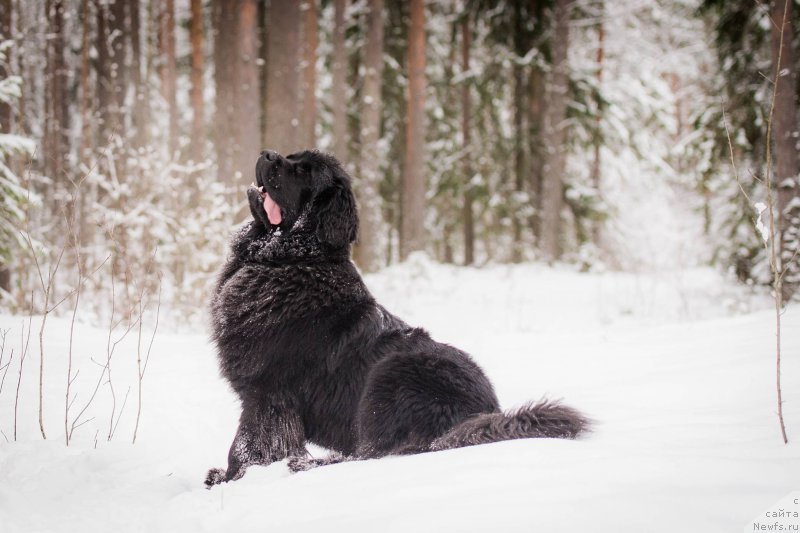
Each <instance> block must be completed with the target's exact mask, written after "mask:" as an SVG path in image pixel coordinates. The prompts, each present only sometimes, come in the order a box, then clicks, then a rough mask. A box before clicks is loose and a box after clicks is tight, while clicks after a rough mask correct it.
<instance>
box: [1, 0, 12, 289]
mask: <svg viewBox="0 0 800 533" xmlns="http://www.w3.org/2000/svg"><path fill="white" fill-rule="evenodd" d="M7 39H11V0H0V40H3V41H5V40H7ZM6 63H7V61H6V62H0V79H6V78H7V77H8V75H9V72H8V70H7V69H6ZM0 133H11V106H10V105H9V104H7V103H6V102H2V101H0ZM5 162H6V163H7V161H5ZM0 291H5V292H10V291H11V272H10V271H9V269H8V267H7V266H6V265H5V262H4V259H3V257H2V256H0ZM0 299H2V297H0Z"/></svg>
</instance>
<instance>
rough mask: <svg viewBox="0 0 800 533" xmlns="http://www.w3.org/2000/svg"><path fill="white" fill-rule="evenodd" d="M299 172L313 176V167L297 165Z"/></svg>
mask: <svg viewBox="0 0 800 533" xmlns="http://www.w3.org/2000/svg"><path fill="white" fill-rule="evenodd" d="M297 172H298V173H300V174H311V167H310V166H309V165H297Z"/></svg>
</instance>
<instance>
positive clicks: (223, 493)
mask: <svg viewBox="0 0 800 533" xmlns="http://www.w3.org/2000/svg"><path fill="white" fill-rule="evenodd" d="M368 284H369V286H370V287H371V288H372V290H373V291H374V293H375V295H376V296H377V297H378V299H379V301H381V302H382V303H384V304H385V305H386V306H387V307H388V308H389V309H390V310H392V311H394V312H396V313H398V314H399V315H400V316H402V317H403V318H405V319H406V320H407V321H409V322H410V323H412V324H417V325H422V326H425V327H427V328H428V329H429V330H430V331H431V333H432V334H433V335H434V337H435V338H437V339H438V340H441V341H446V342H450V343H453V344H456V345H458V346H459V347H462V348H464V349H466V350H468V351H470V352H471V353H472V354H473V355H474V356H475V358H476V359H477V360H478V361H479V362H480V363H481V364H482V365H483V367H484V368H485V369H486V371H487V373H488V374H489V376H490V378H491V379H492V380H493V382H494V383H495V386H496V389H497V392H498V395H499V397H500V400H501V402H502V404H503V405H504V406H507V407H511V406H514V405H516V404H519V403H522V402H524V401H526V400H529V399H535V398H539V397H541V396H544V395H547V396H551V397H560V398H564V400H565V401H566V402H567V403H569V404H570V405H573V406H575V407H578V408H580V409H582V410H584V411H585V412H586V413H588V414H589V415H590V416H591V417H592V418H593V419H594V420H595V421H596V423H595V429H594V432H593V433H592V434H590V435H588V436H587V437H586V438H584V439H581V440H578V441H562V440H520V441H512V442H505V443H498V444H493V445H487V446H480V447H473V448H464V449H459V450H452V451H446V452H439V453H430V454H424V455H418V456H411V457H393V458H385V459H381V460H375V461H365V462H356V463H345V464H341V465H335V466H330V467H325V468H320V469H317V470H314V471H311V472H306V473H301V474H298V475H290V474H289V473H288V471H287V469H286V466H285V465H284V464H274V465H271V466H269V467H253V468H251V469H250V470H249V471H248V473H247V475H246V476H245V477H244V478H243V479H242V480H240V481H237V482H235V483H232V484H226V485H222V486H219V487H215V488H214V489H213V490H206V489H205V488H204V487H203V484H202V481H203V477H204V475H205V472H206V470H207V469H208V468H209V467H214V466H224V464H225V459H226V454H227V449H228V446H229V444H230V441H231V439H232V437H233V433H234V430H235V428H236V423H237V417H238V406H237V402H236V400H235V398H234V397H233V395H232V394H231V392H230V391H229V390H228V387H227V385H226V383H225V382H224V381H222V380H221V379H220V378H219V376H218V373H217V367H216V360H215V356H214V351H213V348H212V346H211V345H210V344H209V342H208V339H207V335H206V333H205V332H203V331H200V332H198V333H196V334H172V333H170V331H168V329H169V328H167V327H163V328H162V329H161V330H160V332H159V334H158V335H157V337H156V341H155V345H154V348H153V353H152V359H151V363H150V367H149V368H148V371H147V374H146V377H145V381H144V398H143V410H142V420H141V426H140V429H139V438H138V440H137V442H136V444H131V437H132V433H133V425H134V419H135V414H136V386H135V375H136V370H135V369H136V338H135V336H130V337H128V338H127V339H126V340H125V341H124V342H122V343H120V345H119V346H118V347H117V348H116V351H115V354H114V356H113V362H112V377H113V384H114V389H115V391H116V396H117V412H119V411H120V407H121V404H122V403H123V398H124V397H125V394H126V391H127V390H128V387H131V388H130V395H129V397H128V399H127V402H126V403H125V407H124V409H123V410H122V416H121V418H120V420H119V422H118V425H117V428H116V432H115V435H114V437H113V439H112V440H111V441H110V442H108V439H107V436H108V432H109V414H110V412H111V402H110V398H111V395H110V388H109V387H108V385H107V384H102V385H101V387H100V390H99V392H98V394H97V397H96V399H95V401H94V403H93V404H92V405H91V406H90V408H89V409H88V410H87V415H86V417H85V419H87V420H89V419H91V420H90V421H89V422H88V423H86V424H85V425H83V426H81V427H79V428H78V429H77V430H76V431H75V438H74V440H73V442H72V443H71V444H70V446H69V447H66V446H65V445H64V438H63V433H64V401H65V390H64V389H65V385H66V353H67V346H68V340H69V321H68V320H64V319H53V318H49V319H48V323H47V328H46V330H45V373H44V376H45V412H44V417H45V428H46V430H47V434H48V440H46V441H43V440H42V439H41V436H40V435H39V427H38V421H37V414H36V410H37V403H38V393H37V389H38V372H39V349H38V336H37V333H38V325H37V319H36V318H34V321H33V326H34V329H33V331H34V333H33V335H32V337H31V341H30V352H29V355H28V358H27V359H26V360H25V364H24V367H23V374H22V382H21V389H20V403H19V412H18V423H17V425H18V427H17V439H18V440H17V441H16V442H14V441H13V440H14V439H13V426H14V415H13V411H14V396H15V392H16V386H17V379H18V371H19V360H18V357H17V355H18V350H19V345H20V337H21V336H20V325H21V324H22V323H23V318H22V317H12V316H0V329H7V328H8V329H9V332H8V334H7V336H6V349H5V358H6V359H5V360H6V361H7V360H8V356H9V351H10V349H11V348H14V350H15V355H14V359H12V362H11V365H10V366H9V367H8V373H7V374H6V376H5V381H4V385H3V389H2V392H0V430H2V432H3V435H5V436H6V437H7V438H8V439H9V440H11V442H5V440H6V439H5V438H3V436H2V435H0V531H2V532H3V533H15V532H39V531H41V532H56V531H75V532H91V531H98V532H108V531H114V532H120V531H126V532H127V531H169V532H174V531H190V532H196V531H237V532H239V531H291V532H293V533H294V532H301V531H314V532H317V531H403V532H409V531H437V532H441V531H453V532H462V531H526V532H530V531H550V532H553V531H631V532H642V531H648V532H657V531H670V532H678V531H680V532H684V531H703V532H713V531H720V532H722V531H726V532H727V531H742V528H743V527H744V526H745V524H746V523H747V522H749V521H750V520H752V519H753V518H755V516H756V515H757V514H759V513H762V514H763V510H764V509H765V508H767V507H768V506H769V505H770V504H772V503H774V502H777V501H778V500H779V499H780V498H781V497H783V496H784V495H786V494H787V493H789V492H790V491H792V490H797V489H800V446H799V445H798V443H797V441H798V439H800V309H797V308H794V309H792V308H790V309H789V310H788V312H787V313H786V314H785V315H784V317H783V321H784V343H783V349H784V372H783V376H784V395H785V415H786V422H787V427H788V431H789V438H790V444H789V445H783V443H782V442H781V440H780V436H779V430H778V424H777V417H776V415H775V411H776V402H775V386H774V385H775V368H774V331H773V328H774V317H773V314H772V312H771V311H770V302H769V300H768V299H767V298H766V296H764V295H763V294H757V293H754V292H751V291H749V290H748V289H746V288H742V287H738V286H736V285H733V284H731V283H728V282H726V281H724V280H723V279H722V278H721V277H720V276H719V275H718V274H716V273H714V272H712V271H709V270H692V271H682V272H675V273H673V274H659V275H638V276H637V275H633V274H614V273H606V274H598V273H594V274H582V273H577V272H574V271H571V270H568V269H564V268H556V269H549V268H545V267H541V266H533V265H521V266H514V267H506V266H502V267H500V266H496V267H489V268H485V269H482V270H477V269H464V268H454V267H446V266H441V265H434V264H430V263H428V262H427V261H425V260H422V259H420V258H416V259H415V260H414V261H411V262H410V263H407V264H405V265H401V266H399V267H394V268H391V269H388V270H386V271H384V272H381V273H380V274H377V275H374V276H371V277H369V278H368ZM166 319H167V322H169V317H166ZM134 333H135V332H134ZM145 333H147V331H145ZM113 340H114V339H112V341H113ZM74 342H75V346H74V348H73V354H74V359H75V362H74V367H75V368H76V369H79V370H80V372H79V374H78V377H77V379H76V380H75V383H74V384H73V388H74V389H73V390H75V391H77V393H78V396H77V399H76V400H75V402H74V403H73V407H72V409H71V416H73V417H74V415H75V414H77V411H79V410H80V409H81V408H82V406H83V404H84V403H85V402H86V400H87V399H88V397H89V396H90V394H91V391H92V390H93V389H94V386H95V383H96V380H97V376H98V375H99V372H100V368H101V367H100V366H99V365H98V364H96V363H93V362H92V359H94V361H96V362H101V361H105V359H106V353H107V352H106V350H107V344H108V338H107V331H105V330H103V329H102V328H93V327H89V326H86V325H81V324H78V325H76V329H75V338H74ZM2 364H4V363H2ZM2 364H0V367H1V366H2ZM2 377H3V371H2V370H0V378H2ZM92 417H94V418H93V419H92ZM314 453H322V452H321V451H320V450H315V451H314ZM751 530H752V529H751Z"/></svg>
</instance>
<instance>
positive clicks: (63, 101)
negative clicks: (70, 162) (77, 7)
mask: <svg viewBox="0 0 800 533" xmlns="http://www.w3.org/2000/svg"><path fill="white" fill-rule="evenodd" d="M45 6H46V9H47V21H48V36H47V97H46V106H47V107H48V112H47V121H46V123H45V125H46V129H45V139H44V150H43V152H44V161H45V173H46V174H47V175H48V176H49V177H50V179H52V180H54V182H56V183H63V182H66V169H65V168H64V162H65V161H66V159H67V155H68V151H69V148H68V146H69V144H68V140H67V135H68V128H69V104H68V101H67V71H66V65H65V60H64V3H63V2H62V1H61V0H48V1H47V2H46V4H45Z"/></svg>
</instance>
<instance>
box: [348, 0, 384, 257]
mask: <svg viewBox="0 0 800 533" xmlns="http://www.w3.org/2000/svg"><path fill="white" fill-rule="evenodd" d="M383 33H384V21H383V0H370V1H369V14H368V15H367V42H366V46H365V54H364V55H365V57H364V87H363V89H362V99H361V161H360V165H359V166H360V170H361V173H360V175H359V176H357V177H356V183H355V190H356V198H357V200H358V204H359V214H360V216H361V221H362V223H361V235H360V237H359V242H358V246H357V247H356V250H355V256H356V262H357V263H358V265H359V266H360V267H361V269H362V270H364V271H366V272H372V271H374V270H377V269H378V268H379V267H380V265H381V261H380V252H381V251H380V239H379V236H380V234H381V229H382V227H383V217H382V214H381V209H382V206H381V196H380V192H379V190H378V184H379V183H380V176H379V174H378V172H379V163H380V158H379V154H378V141H379V140H380V135H381V110H382V108H383V103H382V100H381V86H382V80H383Z"/></svg>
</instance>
